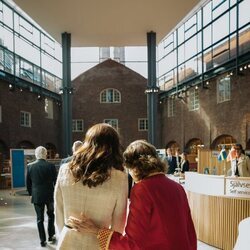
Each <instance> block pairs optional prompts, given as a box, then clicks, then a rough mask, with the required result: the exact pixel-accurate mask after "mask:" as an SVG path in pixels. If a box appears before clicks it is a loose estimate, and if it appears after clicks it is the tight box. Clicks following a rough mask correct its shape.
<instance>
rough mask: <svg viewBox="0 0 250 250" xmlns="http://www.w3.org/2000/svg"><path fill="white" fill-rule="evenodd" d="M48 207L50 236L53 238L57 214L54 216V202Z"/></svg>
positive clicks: (48, 204)
mask: <svg viewBox="0 0 250 250" xmlns="http://www.w3.org/2000/svg"><path fill="white" fill-rule="evenodd" d="M46 205H47V215H48V235H49V237H50V238H51V237H52V236H53V235H55V225H54V222H55V214H54V202H49V203H47V204H46Z"/></svg>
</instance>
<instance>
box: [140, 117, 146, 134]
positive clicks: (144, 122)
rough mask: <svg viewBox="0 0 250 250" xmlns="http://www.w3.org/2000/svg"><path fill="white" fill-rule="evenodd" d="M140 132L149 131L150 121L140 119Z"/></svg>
mask: <svg viewBox="0 0 250 250" xmlns="http://www.w3.org/2000/svg"><path fill="white" fill-rule="evenodd" d="M138 130H139V131H147V130H148V119H147V118H139V119H138Z"/></svg>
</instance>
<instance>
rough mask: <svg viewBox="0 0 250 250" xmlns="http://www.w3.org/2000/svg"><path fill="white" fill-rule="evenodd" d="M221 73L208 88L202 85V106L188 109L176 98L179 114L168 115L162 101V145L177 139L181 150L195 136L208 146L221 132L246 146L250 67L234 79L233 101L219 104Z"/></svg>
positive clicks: (200, 89) (232, 77)
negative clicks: (217, 88) (218, 88)
mask: <svg viewBox="0 0 250 250" xmlns="http://www.w3.org/2000/svg"><path fill="white" fill-rule="evenodd" d="M220 77H222V75H221V76H218V77H217V78H214V79H211V80H210V81H209V89H204V88H202V87H199V97H200V108H199V110H197V111H189V110H188V106H187V104H186V103H183V102H182V101H181V100H179V99H175V104H176V113H175V116H174V117H170V118H168V117H167V101H166V100H164V101H163V102H162V103H161V104H159V113H160V114H159V117H160V120H161V121H162V122H161V144H162V146H163V147H165V145H166V144H167V143H168V142H170V141H172V140H173V141H176V142H177V143H178V144H179V145H180V146H181V148H182V149H184V147H185V145H186V144H187V143H188V141H190V140H191V139H193V138H198V139H200V140H201V141H202V143H203V144H204V146H205V147H206V148H209V147H210V145H211V144H212V143H213V141H214V140H215V139H216V138H218V137H219V136H221V135H231V136H232V137H233V138H234V139H235V140H236V141H237V142H239V143H241V144H242V145H243V147H245V146H246V144H247V141H248V140H249V138H250V134H249V132H248V131H249V127H250V69H249V68H248V69H246V70H244V71H243V72H242V75H240V76H236V75H233V76H230V78H231V100H230V101H226V102H223V103H217V91H216V85H217V84H216V82H217V79H219V78H220Z"/></svg>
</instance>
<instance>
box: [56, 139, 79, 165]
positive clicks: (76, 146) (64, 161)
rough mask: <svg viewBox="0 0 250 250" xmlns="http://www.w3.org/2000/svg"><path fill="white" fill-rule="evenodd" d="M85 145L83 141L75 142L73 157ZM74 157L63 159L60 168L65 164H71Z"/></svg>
mask: <svg viewBox="0 0 250 250" xmlns="http://www.w3.org/2000/svg"><path fill="white" fill-rule="evenodd" d="M82 145H83V142H81V141H75V142H74V143H73V146H72V153H73V155H74V154H75V153H76V151H77V150H78V149H79V148H80V147H81V146H82ZM73 155H71V156H69V157H67V158H63V159H62V160H61V162H60V166H61V165H62V164H64V163H67V162H70V161H71V160H72V159H73Z"/></svg>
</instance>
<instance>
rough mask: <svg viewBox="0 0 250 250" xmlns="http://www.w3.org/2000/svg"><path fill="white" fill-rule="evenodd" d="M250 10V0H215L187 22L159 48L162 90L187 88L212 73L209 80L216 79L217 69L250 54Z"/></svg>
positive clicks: (199, 9) (166, 38)
mask: <svg viewBox="0 0 250 250" xmlns="http://www.w3.org/2000/svg"><path fill="white" fill-rule="evenodd" d="M249 8H250V1H249V0H239V1H236V0H211V1H205V2H204V5H203V6H201V7H199V8H197V11H196V13H194V14H193V15H192V16H190V17H189V18H184V20H183V21H182V22H181V23H179V24H178V25H177V26H176V28H175V29H174V30H173V32H171V33H169V34H167V35H166V37H165V38H163V40H162V42H160V43H159V44H158V62H159V63H158V72H159V75H158V85H159V87H160V89H161V90H165V91H169V90H171V89H173V88H176V87H177V88H178V85H180V87H183V86H184V85H183V82H187V81H188V80H189V79H191V78H193V79H196V80H197V79H199V81H200V79H201V78H200V75H201V74H205V73H206V72H207V71H208V70H211V73H210V74H209V77H210V76H211V77H213V75H215V74H217V73H216V68H217V67H220V66H221V65H224V64H226V63H227V62H228V61H230V60H234V59H235V57H236V56H241V55H243V54H245V53H247V52H248V51H249V39H248V37H249V33H250V28H249V22H250V15H249V14H248V12H249ZM237 13H238V15H237ZM237 24H238V27H237ZM237 29H238V30H237ZM237 36H239V42H238V44H237V42H236V37H237ZM237 46H239V47H238V48H237ZM237 51H238V52H239V53H238V55H237V54H236V52H237ZM213 70H214V71H213ZM178 89H179V88H178Z"/></svg>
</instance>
